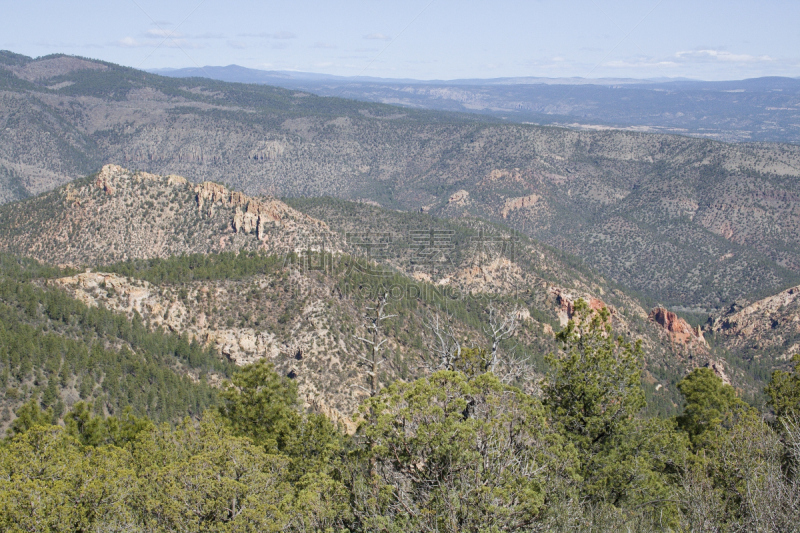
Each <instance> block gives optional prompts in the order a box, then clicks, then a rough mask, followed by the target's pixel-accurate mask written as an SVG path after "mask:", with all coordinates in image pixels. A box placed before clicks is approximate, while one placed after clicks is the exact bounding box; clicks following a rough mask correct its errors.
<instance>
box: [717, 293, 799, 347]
mask: <svg viewBox="0 0 800 533" xmlns="http://www.w3.org/2000/svg"><path fill="white" fill-rule="evenodd" d="M709 329H710V330H711V331H712V332H714V333H715V334H716V335H718V336H721V337H722V339H723V342H724V343H725V346H726V348H728V349H729V350H731V351H734V352H740V353H742V354H743V355H746V356H749V357H750V356H754V357H761V356H764V355H770V356H773V357H775V358H777V359H779V360H786V359H789V358H791V357H792V356H793V355H794V354H796V353H800V286H797V287H792V288H791V289H787V290H785V291H783V292H780V293H778V294H775V295H773V296H769V297H767V298H764V299H762V300H758V301H757V302H753V303H751V304H749V305H746V302H737V303H735V304H733V305H732V306H731V308H730V309H729V310H728V311H727V312H726V313H723V314H722V315H720V316H717V317H715V318H714V319H713V320H712V321H711V324H710V326H709ZM751 352H752V355H751Z"/></svg>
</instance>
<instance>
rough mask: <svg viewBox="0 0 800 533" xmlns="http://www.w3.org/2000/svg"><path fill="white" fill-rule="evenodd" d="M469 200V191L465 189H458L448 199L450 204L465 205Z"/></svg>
mask: <svg viewBox="0 0 800 533" xmlns="http://www.w3.org/2000/svg"><path fill="white" fill-rule="evenodd" d="M468 202H469V193H468V192H467V191H465V190H463V189H462V190H460V191H456V192H454V193H453V194H451V195H450V198H448V199H447V203H448V204H449V205H456V206H458V207H464V206H465V205H467V203H468Z"/></svg>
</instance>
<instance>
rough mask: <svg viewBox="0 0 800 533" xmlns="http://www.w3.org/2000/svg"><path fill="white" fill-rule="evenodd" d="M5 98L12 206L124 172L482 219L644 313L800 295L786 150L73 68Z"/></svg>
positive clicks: (4, 193)
mask: <svg viewBox="0 0 800 533" xmlns="http://www.w3.org/2000/svg"><path fill="white" fill-rule="evenodd" d="M753 83H756V82H753ZM756 84H757V83H756ZM551 87H553V88H554V89H558V90H560V91H563V90H568V89H570V88H569V87H566V86H551ZM0 88H2V92H1V93H0V198H1V199H2V200H3V201H6V202H7V201H11V200H14V199H19V198H24V197H26V196H29V195H35V194H39V193H41V192H44V191H47V190H50V189H53V188H54V187H56V186H59V185H62V184H64V183H66V182H67V181H69V180H72V179H75V178H78V177H81V176H85V175H87V174H90V173H93V172H96V171H98V170H99V169H100V168H101V167H102V166H103V165H105V164H107V163H116V164H118V165H122V166H124V167H127V168H134V169H137V170H144V171H147V172H152V173H154V174H162V175H168V174H180V175H183V176H186V177H187V179H189V180H191V181H193V182H201V181H216V182H222V183H226V184H228V185H230V186H232V187H235V188H236V189H237V190H239V191H242V192H243V193H245V194H248V195H264V194H268V195H272V196H275V197H294V198H298V197H320V196H333V197H338V198H340V199H345V200H357V201H369V202H373V203H377V204H380V205H381V206H383V207H385V208H390V209H398V210H403V211H417V212H419V211H424V212H427V213H430V214H431V215H435V216H439V217H444V218H450V219H458V218H463V217H480V218H483V219H488V220H491V221H494V222H497V223H502V224H505V225H508V226H510V227H512V228H514V229H516V230H517V231H520V232H523V233H525V234H527V235H528V236H530V237H532V238H535V239H538V240H539V241H542V242H544V243H547V244H549V245H551V246H554V247H556V248H559V249H561V250H564V251H566V252H569V253H570V254H574V255H575V256H578V257H580V258H582V259H583V260H584V261H586V263H587V264H588V265H590V266H591V267H592V268H595V269H597V270H598V271H599V272H601V273H602V274H603V275H604V276H606V277H607V278H608V279H612V280H614V281H615V282H617V283H619V284H620V285H622V286H624V287H626V288H627V289H632V290H635V291H637V292H638V293H639V294H640V295H642V296H644V297H647V298H649V299H650V300H649V302H650V303H649V304H647V305H648V307H649V306H655V305H656V304H663V305H666V306H668V307H672V308H676V309H677V308H681V309H683V310H684V311H687V312H688V311H689V310H691V311H693V312H697V313H709V312H715V311H719V310H723V309H727V308H728V307H729V306H730V305H731V304H733V303H734V302H735V301H737V300H740V299H747V300H748V301H749V302H752V301H753V300H754V299H759V298H762V297H765V296H768V295H771V294H775V293H777V292H779V291H781V290H784V289H786V288H788V287H791V286H794V285H797V284H798V283H800V252H798V250H800V147H798V146H795V145H792V144H769V143H766V144H753V143H742V144H726V143H721V142H715V141H712V140H708V139H698V138H690V137H686V136H676V135H663V134H650V133H642V132H635V131H619V130H614V131H591V130H586V131H575V130H571V129H565V128H555V127H543V126H535V125H528V124H516V123H509V122H508V121H501V120H500V119H497V118H495V117H492V116H487V115H478V114H473V113H463V112H461V113H452V112H442V111H436V110H425V109H412V108H403V107H398V106H389V105H385V104H378V103H372V102H363V101H354V100H348V99H344V98H329V97H319V96H315V95H313V94H310V93H309V92H307V91H299V90H295V89H282V88H277V87H273V86H267V85H259V84H242V83H228V82H222V81H216V80H211V79H207V78H169V77H164V76H158V75H155V74H150V73H147V72H143V71H139V70H135V69H131V68H126V67H121V66H118V65H113V64H110V63H104V62H100V61H93V60H88V59H84V58H76V57H70V56H64V55H59V56H50V57H45V58H38V59H33V58H29V57H25V56H21V55H18V54H11V53H0ZM423 88H428V87H427V86H423ZM578 89H580V87H576V90H578ZM587 90H596V87H588V88H587ZM607 90H609V91H617V92H615V93H614V94H615V95H617V96H619V95H620V94H627V93H623V92H619V91H622V89H619V90H617V89H607ZM654 94H659V93H654ZM726 94H732V95H741V94H747V93H726ZM765 94H766V93H765ZM769 94H772V93H769ZM775 94H779V93H775ZM620 101H621V100H620ZM618 103H619V102H618ZM620 105H621V104H620ZM740 118H742V117H740ZM745 118H746V117H744V118H742V120H744V119H745ZM116 223H118V224H121V226H119V231H123V230H125V227H126V226H125V221H124V220H120V221H117V222H116ZM115 227H116V226H115ZM65 230H66V229H65V228H61V229H59V231H65ZM66 231H68V230H66ZM114 231H115V232H116V231H117V230H114ZM67 235H68V233H67ZM101 240H102V239H101ZM159 242H162V241H159ZM163 242H164V246H166V247H169V246H172V244H171V243H170V241H169V240H167V241H163ZM104 244H105V243H102V242H100V243H95V244H94V245H95V246H101V247H102V246H103V245H104ZM144 244H147V243H143V245H144ZM165 249H166V248H165ZM196 251H202V250H200V249H197V250H196Z"/></svg>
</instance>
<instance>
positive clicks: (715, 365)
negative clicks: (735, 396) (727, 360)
mask: <svg viewBox="0 0 800 533" xmlns="http://www.w3.org/2000/svg"><path fill="white" fill-rule="evenodd" d="M705 368H710V369H711V370H712V371H713V372H714V373H715V374H716V375H717V377H719V379H721V380H722V382H723V383H724V384H725V385H730V384H731V378H729V377H728V374H727V373H726V372H725V367H724V366H723V364H722V362H721V361H714V360H709V361H708V363H706V364H705Z"/></svg>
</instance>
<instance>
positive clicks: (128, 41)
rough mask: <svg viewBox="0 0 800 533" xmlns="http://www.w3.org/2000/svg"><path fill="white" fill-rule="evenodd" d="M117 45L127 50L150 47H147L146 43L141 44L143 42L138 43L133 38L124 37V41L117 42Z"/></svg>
mask: <svg viewBox="0 0 800 533" xmlns="http://www.w3.org/2000/svg"><path fill="white" fill-rule="evenodd" d="M117 44H118V45H119V46H123V47H125V48H136V47H139V46H148V45H146V44H144V43H141V42H139V41H137V40H136V39H134V38H133V37H123V38H122V39H120V40H119V41H117Z"/></svg>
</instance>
